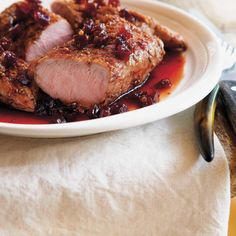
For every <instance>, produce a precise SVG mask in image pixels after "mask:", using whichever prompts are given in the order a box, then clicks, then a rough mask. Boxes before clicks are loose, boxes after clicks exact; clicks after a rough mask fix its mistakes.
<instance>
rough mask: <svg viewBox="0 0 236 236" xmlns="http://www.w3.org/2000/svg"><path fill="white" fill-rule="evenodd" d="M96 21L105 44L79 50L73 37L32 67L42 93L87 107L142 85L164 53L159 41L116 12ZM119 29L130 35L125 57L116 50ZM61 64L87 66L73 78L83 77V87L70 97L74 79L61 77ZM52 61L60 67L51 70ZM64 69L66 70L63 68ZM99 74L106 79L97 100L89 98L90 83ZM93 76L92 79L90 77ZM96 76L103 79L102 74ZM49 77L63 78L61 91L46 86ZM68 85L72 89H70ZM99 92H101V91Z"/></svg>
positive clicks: (53, 78)
mask: <svg viewBox="0 0 236 236" xmlns="http://www.w3.org/2000/svg"><path fill="white" fill-rule="evenodd" d="M96 23H97V24H102V23H103V24H105V26H106V31H107V34H108V36H109V42H108V43H107V45H106V46H105V47H103V48H96V46H95V45H93V44H89V45H88V46H87V47H86V48H83V49H78V48H77V47H76V44H75V40H72V41H71V42H69V43H68V44H67V45H66V46H65V47H61V48H58V49H54V50H53V51H51V52H50V53H48V54H47V55H46V56H45V57H43V58H41V59H40V60H38V61H36V62H35V63H33V65H32V66H31V71H32V72H34V77H35V81H36V83H37V84H38V85H39V87H40V88H41V89H42V90H43V91H44V92H46V93H47V94H49V95H50V96H52V97H53V98H55V99H59V100H61V101H63V102H64V103H67V104H69V103H73V102H76V103H77V104H79V105H80V106H83V107H86V108H88V107H90V106H93V105H95V104H102V105H106V104H109V103H111V102H112V101H114V100H115V99H117V98H118V97H119V96H121V95H122V94H124V93H127V92H128V91H129V90H130V89H132V88H134V86H137V85H138V84H141V83H142V82H143V81H144V80H145V79H146V78H147V76H148V75H149V73H150V72H151V71H152V70H153V68H154V67H155V66H156V65H157V64H158V63H159V62H160V61H161V60H162V59H163V56H164V54H165V52H164V46H163V43H162V41H161V40H160V39H159V38H157V37H155V36H153V35H152V34H148V33H147V32H143V31H142V30H141V29H140V28H138V27H136V26H135V25H134V24H132V23H130V22H128V21H126V20H125V19H123V18H121V17H120V16H119V15H108V14H107V15H105V16H103V17H100V18H99V20H98V21H97V22H96ZM122 31H125V33H126V34H129V39H127V44H128V45H129V48H130V49H131V54H130V55H129V57H128V59H127V60H124V59H120V58H119V57H117V56H116V53H115V50H116V41H117V38H118V37H120V35H121V34H122ZM62 60H63V62H62ZM61 63H64V65H65V64H68V68H70V65H71V64H74V63H78V65H80V68H81V64H82V65H84V67H86V68H87V69H84V71H88V73H87V74H83V78H82V76H81V77H80V75H79V71H78V73H77V78H76V80H83V81H84V82H83V83H85V85H86V86H85V85H84V84H83V90H82V89H80V88H79V87H76V91H75V92H74V95H73V96H71V94H73V92H72V91H74V88H75V85H73V82H72V81H73V80H74V79H75V78H74V79H71V80H68V78H67V79H66V78H61V77H60V74H62V73H63V71H61V72H60V67H63V65H61ZM55 64H58V65H59V64H60V67H58V68H57V69H56V67H54V72H52V71H51V70H50V67H51V68H52V66H53V65H55ZM78 67H79V66H78ZM63 68H64V70H65V67H63ZM93 68H96V71H95V69H94V71H92V70H93ZM61 70H62V69H61ZM73 73H74V75H71V77H73V76H75V74H76V73H75V71H73ZM81 73H82V72H81ZM55 74H57V75H58V76H57V78H55V77H56V76H55ZM96 74H97V75H96ZM98 74H99V75H100V74H103V75H108V76H107V81H106V82H104V83H103V85H102V87H100V88H97V90H100V91H101V92H100V94H99V95H97V98H96V99H95V98H93V99H92V97H93V94H91V93H92V91H91V90H90V86H91V84H94V83H96V82H91V81H96V80H98V77H99V76H98ZM48 75H50V76H48ZM86 76H87V77H86ZM92 76H93V78H91V77H92ZM46 77H47V78H46ZM85 77H86V78H87V80H86V79H85ZM99 79H103V80H104V79H105V77H103V78H99ZM50 80H51V81H52V80H57V81H58V83H60V82H61V81H63V80H64V83H65V84H64V86H65V87H64V88H61V89H63V91H62V90H60V89H59V88H57V91H55V86H52V87H54V88H52V87H51V88H50V89H49V86H48V84H53V83H54V82H50V83H49V81H50ZM65 80H66V81H65ZM89 81H90V82H91V84H90V82H89ZM70 83H72V84H70ZM84 86H85V87H84ZM99 86H100V85H99ZM69 87H71V88H70V89H69ZM65 90H68V91H69V92H68V94H67V95H68V96H65V95H62V94H64V91H65ZM102 91H104V93H103V92H102ZM84 93H86V96H83V97H82V95H81V94H84ZM68 98H70V99H68Z"/></svg>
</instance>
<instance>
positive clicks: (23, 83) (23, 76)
mask: <svg viewBox="0 0 236 236" xmlns="http://www.w3.org/2000/svg"><path fill="white" fill-rule="evenodd" d="M6 53H10V52H8V51H7V52H4V53H2V55H1V56H0V101H1V102H3V103H5V104H8V105H10V106H11V107H13V108H16V109H18V110H23V111H28V112H34V111H35V107H36V97H37V92H38V89H37V86H36V84H35V82H34V81H33V80H32V79H31V78H30V77H29V76H28V74H27V69H28V64H27V63H26V62H24V61H23V60H21V59H16V62H15V63H14V66H12V67H8V66H6V65H5V64H4V61H5V59H4V57H5V56H6Z"/></svg>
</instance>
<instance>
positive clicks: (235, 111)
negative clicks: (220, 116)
mask: <svg viewBox="0 0 236 236" xmlns="http://www.w3.org/2000/svg"><path fill="white" fill-rule="evenodd" d="M220 91H221V95H222V96H221V97H222V101H223V104H224V108H225V110H226V115H227V117H228V119H229V121H230V124H231V126H232V128H233V131H234V134H236V81H235V80H224V81H222V82H220Z"/></svg>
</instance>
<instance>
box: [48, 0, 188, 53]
mask: <svg viewBox="0 0 236 236" xmlns="http://www.w3.org/2000/svg"><path fill="white" fill-rule="evenodd" d="M81 2H82V3H81V4H78V3H76V1H74V0H55V1H54V2H53V3H52V5H51V8H52V11H53V12H55V13H56V14H58V15H61V16H62V17H64V18H65V19H67V20H68V22H70V24H71V25H72V27H73V28H74V30H75V31H76V30H77V29H78V27H80V25H81V23H82V22H83V20H84V18H86V17H87V16H89V14H92V17H94V18H97V19H99V18H101V17H104V16H105V15H107V14H112V15H120V16H121V17H123V18H125V19H126V20H128V21H130V22H131V23H133V24H135V25H136V26H138V27H140V28H142V30H144V31H149V32H151V33H152V34H155V35H156V36H158V37H159V38H160V39H161V40H162V41H163V42H164V45H165V48H167V49H169V50H171V51H184V50H186V48H187V44H186V42H185V40H184V38H183V37H182V36H181V35H180V34H179V33H177V32H175V31H173V30H171V29H169V28H168V27H166V26H164V25H161V24H160V23H159V22H158V21H156V20H154V19H153V18H151V17H148V16H144V15H142V14H140V13H138V12H135V11H132V10H127V9H121V8H120V7H117V6H112V5H107V4H105V3H103V4H102V6H99V7H98V9H97V10H96V14H93V13H91V12H89V11H91V9H92V10H93V8H92V7H91V5H90V7H87V8H86V6H85V4H84V3H85V2H86V1H81ZM94 2H96V1H94ZM100 2H102V1H100ZM95 5H96V4H95Z"/></svg>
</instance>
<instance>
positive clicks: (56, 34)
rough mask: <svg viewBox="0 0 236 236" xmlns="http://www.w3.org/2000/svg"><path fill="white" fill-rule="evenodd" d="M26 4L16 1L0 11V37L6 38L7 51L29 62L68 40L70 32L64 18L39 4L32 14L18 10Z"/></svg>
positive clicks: (71, 32) (71, 33)
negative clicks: (10, 42) (7, 43)
mask: <svg viewBox="0 0 236 236" xmlns="http://www.w3.org/2000/svg"><path fill="white" fill-rule="evenodd" d="M27 4H28V5H29V4H30V2H28V3H27V2H17V3H15V4H13V5H11V6H10V7H9V8H7V9H6V10H5V11H3V12H2V13H1V14H0V38H1V37H6V38H8V39H10V40H11V41H12V44H11V48H10V50H11V51H13V52H15V53H16V55H17V56H18V57H20V58H22V59H25V60H27V61H28V62H29V61H32V60H34V59H37V58H39V57H41V56H42V55H44V54H45V53H46V52H47V51H49V50H51V49H52V48H54V47H56V46H61V45H62V44H64V43H65V42H67V41H69V40H70V39H72V35H73V31H72V28H71V26H70V24H69V23H68V22H67V21H66V20H65V19H63V18H61V17H60V16H57V15H56V14H54V13H51V12H49V11H48V10H46V9H45V8H43V7H42V6H41V5H39V6H38V8H37V11H36V10H35V11H34V12H33V13H32V12H24V11H22V9H25V8H26V9H28V8H27V7H28V5H27ZM22 6H23V7H22ZM29 7H30V5H29ZM29 9H30V8H29ZM37 14H38V15H37Z"/></svg>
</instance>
